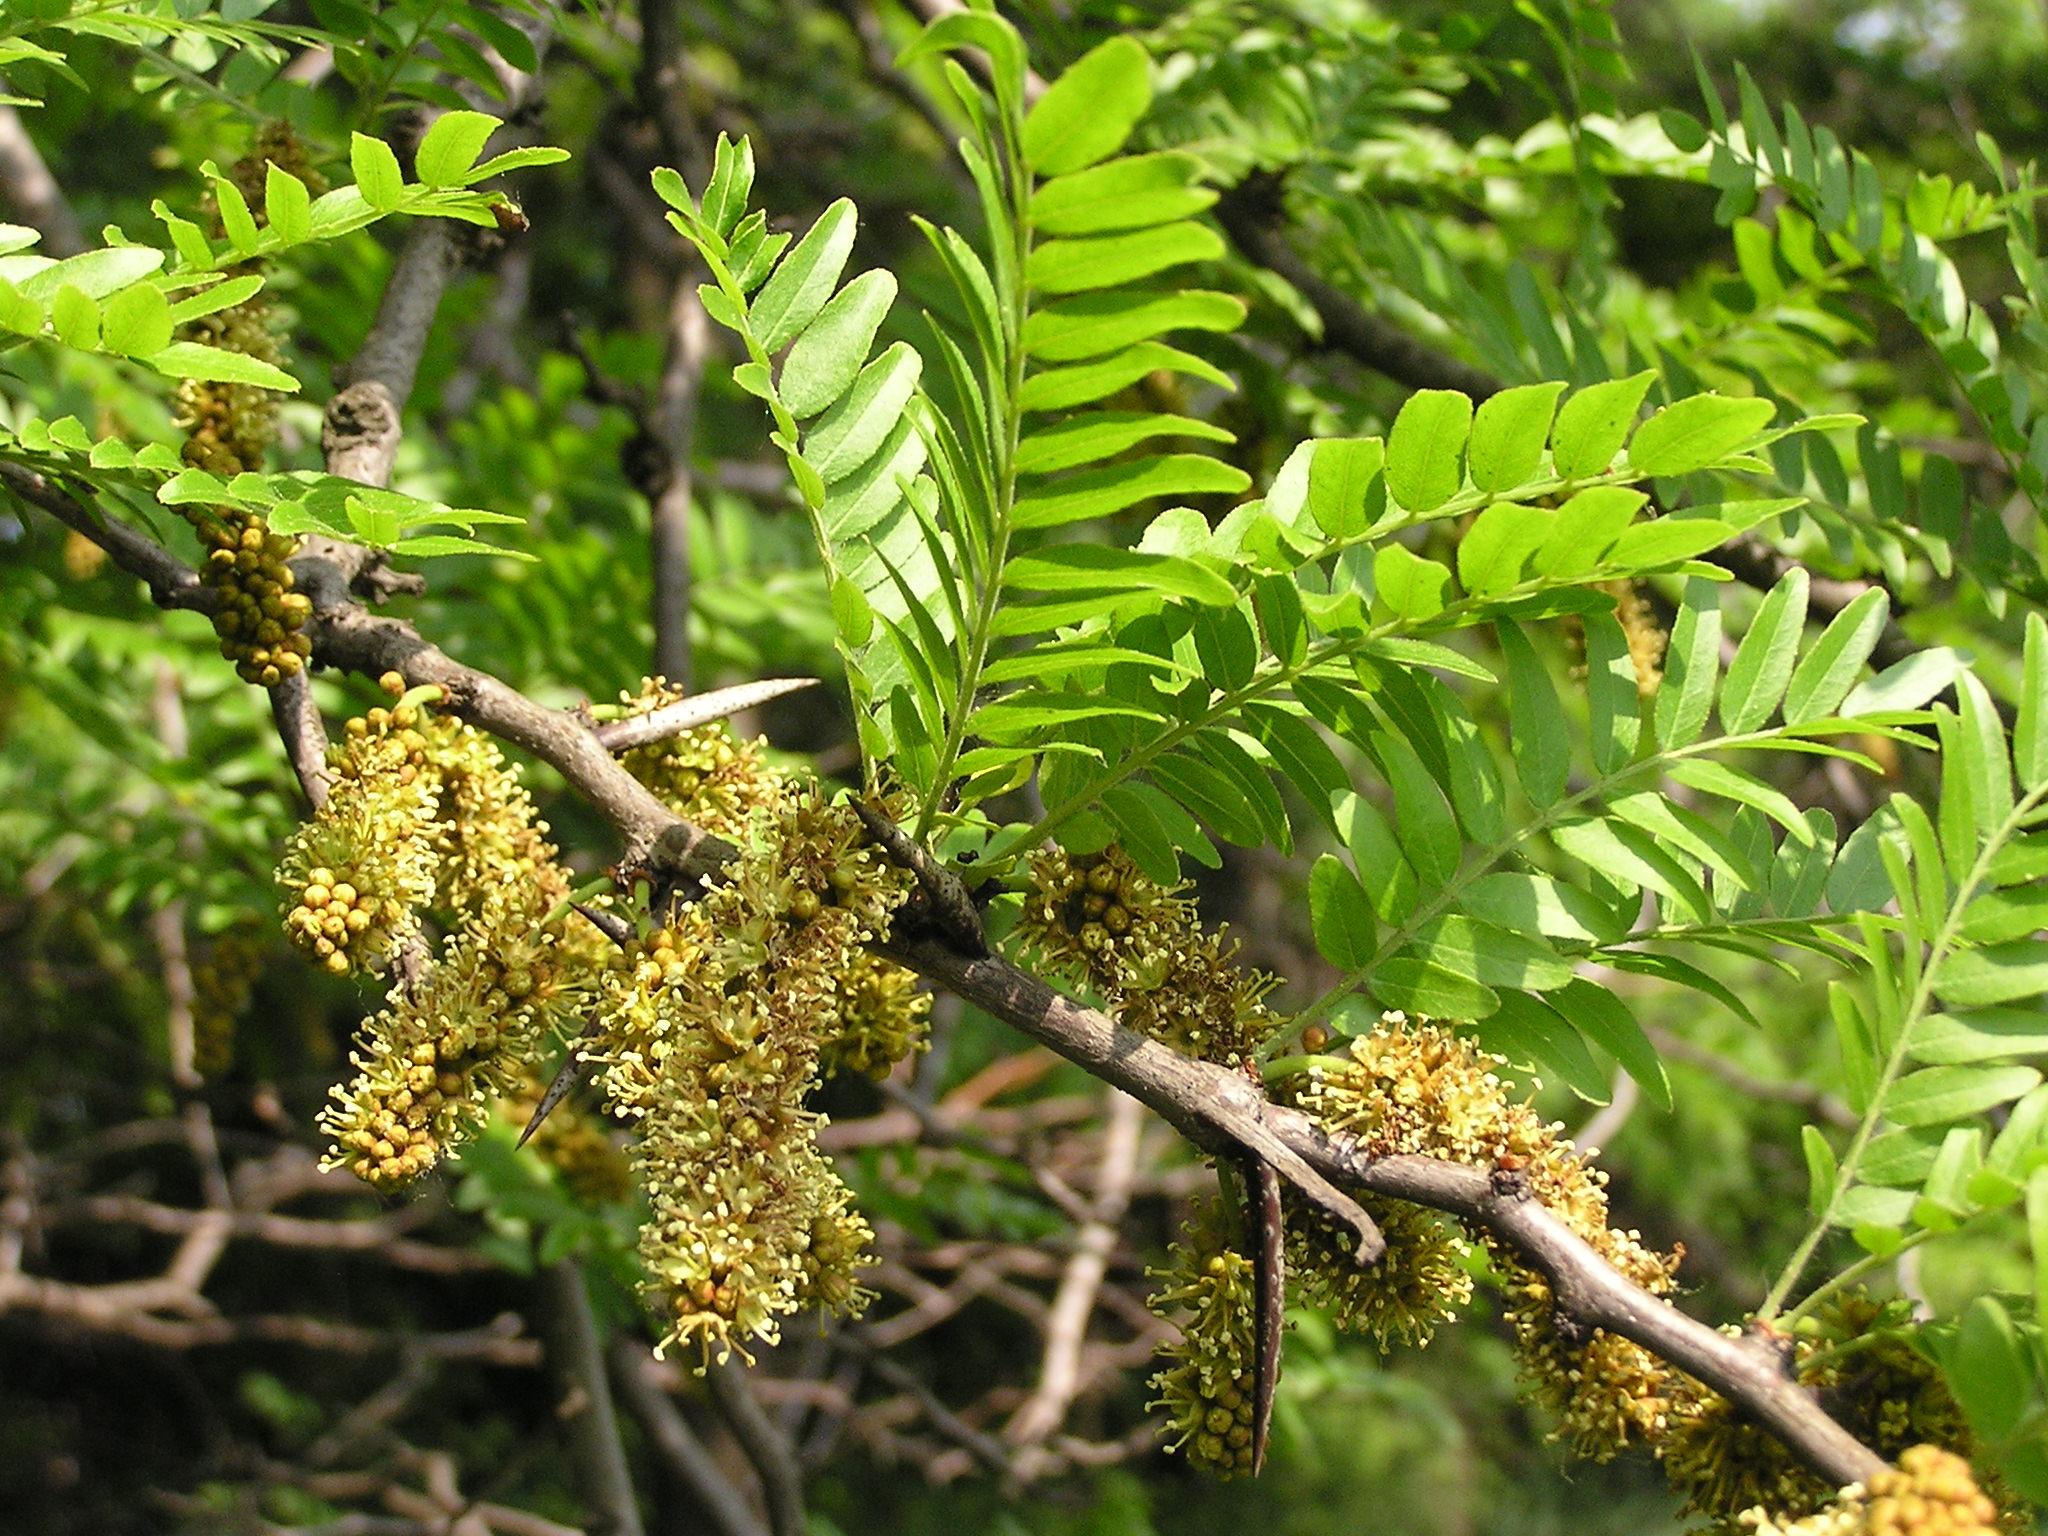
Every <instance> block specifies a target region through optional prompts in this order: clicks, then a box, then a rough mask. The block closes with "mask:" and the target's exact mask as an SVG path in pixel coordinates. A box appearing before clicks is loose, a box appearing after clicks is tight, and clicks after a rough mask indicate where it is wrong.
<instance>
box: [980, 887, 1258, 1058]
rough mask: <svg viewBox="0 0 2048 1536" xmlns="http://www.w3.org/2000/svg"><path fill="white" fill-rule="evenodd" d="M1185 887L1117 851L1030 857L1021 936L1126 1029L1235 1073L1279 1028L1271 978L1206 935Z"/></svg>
mask: <svg viewBox="0 0 2048 1536" xmlns="http://www.w3.org/2000/svg"><path fill="white" fill-rule="evenodd" d="M1186 890H1187V887H1186V886H1175V887H1171V888H1169V887H1165V886H1162V885H1160V884H1159V883H1158V882H1156V881H1154V880H1153V879H1151V878H1150V877H1149V876H1147V875H1146V874H1145V873H1144V872H1143V871H1142V870H1140V869H1139V868H1138V867H1137V865H1135V864H1134V863H1132V862H1131V859H1130V856H1129V855H1128V854H1126V853H1124V852H1123V850H1122V849H1120V848H1116V847H1111V848H1108V849H1105V850H1104V851H1103V852H1101V853H1093V854H1069V853H1066V852H1064V851H1062V850H1059V849H1050V850H1047V851H1044V852H1042V853H1040V854H1039V855H1038V856H1037V857H1035V858H1034V859H1033V860H1032V864H1031V886H1030V889H1029V890H1028V891H1027V892H1026V893H1025V897H1024V911H1023V914H1022V917H1021V919H1020V921H1019V931H1020V933H1021V934H1022V936H1023V938H1024V940H1025V942H1026V943H1027V944H1028V945H1029V946H1030V947H1031V948H1032V949H1034V950H1035V951H1036V952H1037V953H1038V954H1039V955H1040V956H1042V957H1043V958H1044V960H1045V961H1046V962H1047V963H1048V964H1049V965H1051V966H1052V967H1054V968H1055V969H1057V970H1060V971H1062V972H1064V973H1066V974H1068V975H1070V976H1074V977H1077V978H1079V979H1081V980H1082V981H1084V982H1085V983H1086V984H1087V985H1089V986H1091V987H1092V988H1093V989H1094V990H1095V991H1096V992H1097V993H1098V994H1099V995H1100V996H1101V997H1102V999H1103V1001H1104V1002H1106V1003H1108V1004H1109V1005H1110V1007H1111V1008H1113V1009H1114V1010H1115V1011H1116V1014H1117V1016H1118V1018H1119V1019H1121V1020H1122V1021H1123V1023H1124V1024H1125V1025H1127V1026H1128V1027H1129V1028H1132V1029H1135V1030H1137V1031H1139V1032H1140V1033H1141V1034H1144V1035H1148V1036H1150V1037H1151V1038H1152V1039H1155V1040H1158V1041H1161V1042H1163V1043H1164V1044H1167V1045H1170V1046H1172V1047H1174V1048H1175V1049H1176V1050H1179V1051H1181V1052H1183V1053H1184V1054H1186V1055H1189V1056H1194V1057H1198V1058H1200V1059H1201V1060H1204V1061H1213V1062H1218V1063H1221V1064H1222V1065H1225V1066H1243V1065H1245V1064H1246V1063H1248V1062H1250V1061H1251V1059H1252V1057H1253V1055H1254V1054H1255V1053H1256V1051H1257V1050H1258V1048H1259V1046H1260V1045H1262V1044H1263V1043H1264V1042H1265V1041H1266V1039H1267V1038H1268V1037H1269V1036H1270V1035H1271V1034H1272V1033H1273V1031H1274V1030H1275V1028H1277V1026H1278V1023H1279V1021H1278V1020H1277V1019H1276V1018H1275V1017H1274V1016H1273V1014H1272V1013H1271V1012H1270V1011H1269V1010H1268V1009H1267V1008H1266V1006H1265V1001H1264V999H1265V996H1266V994H1267V993H1268V992H1270V991H1271V990H1272V988H1273V978H1271V977H1270V976H1266V975H1264V974H1262V973H1260V972H1258V971H1254V970H1249V969H1246V968H1245V967H1242V966H1240V965H1238V964H1237V962H1236V954H1237V945H1236V942H1235V941H1234V940H1229V939H1227V938H1226V937H1225V936H1224V934H1223V933H1222V932H1221V931H1220V930H1219V931H1217V932H1213V933H1205V932H1204V931H1203V930H1202V926H1201V920H1200V918H1199V916H1198V915H1197V914H1196V911H1195V904H1194V902H1193V901H1192V900H1190V899H1189V898H1188V897H1187V895H1186V894H1185V892H1186Z"/></svg>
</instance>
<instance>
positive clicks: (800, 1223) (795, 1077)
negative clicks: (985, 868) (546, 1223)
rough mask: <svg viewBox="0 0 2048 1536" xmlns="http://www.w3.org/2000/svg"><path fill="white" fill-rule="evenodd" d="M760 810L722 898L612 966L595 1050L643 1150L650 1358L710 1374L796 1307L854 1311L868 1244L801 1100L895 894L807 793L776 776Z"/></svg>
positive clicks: (903, 887)
mask: <svg viewBox="0 0 2048 1536" xmlns="http://www.w3.org/2000/svg"><path fill="white" fill-rule="evenodd" d="M761 802H762V803H760V804H759V805H758V806H757V807H756V809H755V810H754V811H753V813H752V814H751V815H750V816H749V817H748V819H747V820H746V822H745V823H744V826H743V827H742V828H738V829H735V830H738V831H739V832H740V837H739V838H738V841H739V843H740V846H741V849H742V852H741V855H740V857H739V859H738V860H737V861H736V862H735V863H733V864H732V865H730V866H728V867H727V869H726V870H725V871H724V877H725V878H724V880H723V882H722V883H721V884H720V885H718V886H717V887H716V888H715V889H713V890H711V891H709V892H707V893H706V894H705V895H704V896H702V897H701V898H699V899H698V900H697V901H696V902H694V903H693V904H691V905H690V906H688V907H685V908H683V909H682V910H680V911H679V912H677V913H675V914H674V915H673V916H672V917H671V918H670V919H669V921H668V923H667V924H666V925H665V926H663V927H661V928H657V929H655V930H654V931H652V932H650V933H649V934H647V935H646V936H644V937H643V938H641V939H640V940H638V941H637V942H636V943H635V944H634V945H632V946H631V947H630V949H629V950H628V951H627V952H626V953H625V954H623V955H621V956H620V957H619V960H618V962H617V964H616V965H615V966H614V967H613V969H612V970H611V972H610V975H609V980H608V983H607V986H606V988H605V992H604V996H603V999H602V1002H601V1005H600V1016H601V1018H602V1022H603V1025H604V1029H603V1036H602V1043H601V1044H600V1045H599V1046H597V1047H596V1048H594V1049H593V1050H592V1052H591V1054H592V1055H593V1056H594V1057H595V1058H596V1059H597V1060H599V1061H600V1062H601V1064H602V1071H601V1074H600V1077H601V1081H602V1082H603V1084H604V1086H605V1089H606V1091H607V1094H608V1096H609V1098H610V1100H611V1103H612V1105H613V1106H614V1108H615V1110H616V1111H617V1112H618V1113H620V1114H622V1115H624V1116H625V1117H627V1118H629V1119H631V1120H633V1121H635V1122H636V1128H637V1130H638V1134H639V1146H638V1149H637V1152H636V1159H637V1161H638V1164H639V1167H640V1173H641V1179H642V1182H643V1183H644V1184H645V1186H646V1188H647V1190H648V1193H649V1205H650V1212H649V1217H648V1221H647V1223H646V1225H645V1226H644V1227H643V1228H642V1231H641V1243H640V1254H641V1261H642V1264H643V1267H644V1268H645V1270H646V1272H647V1275H648V1277H649V1280H648V1283H649V1287H650V1289H651V1290H652V1291H654V1292H655V1293H657V1294H658V1295H659V1296H660V1297H661V1298H662V1303H663V1307H664V1311H665V1320H666V1323H667V1327H666V1330H665V1332H664V1336H663V1339H662V1343H663V1344H664V1345H666V1344H668V1343H672V1342H678V1341H680V1342H681V1343H683V1344H685V1345H688V1346H691V1347H695V1348H698V1349H700V1350H702V1351H704V1352H705V1353H706V1354H707V1355H716V1356H719V1357H723V1356H724V1355H725V1354H727V1353H728V1352H730V1351H732V1350H735V1349H736V1350H739V1351H740V1352H742V1353H745V1351H746V1350H747V1347H748V1346H749V1344H751V1343H753V1342H755V1341H760V1342H773V1341H774V1340H775V1339H776V1338H777V1337H778V1336H779V1332H780V1326H781V1320H782V1319H783V1318H784V1317H786V1316H788V1315H789V1314H790V1313H792V1312H794V1311H795V1310H797V1309H798V1308H799V1307H801V1306H805V1305H815V1306H823V1307H828V1308H833V1309H837V1310H841V1311H853V1310H858V1309H859V1308H860V1307H861V1306H863V1305H864V1304H865V1302H866V1300H867V1299H868V1294H869V1293H868V1292H867V1291H865V1290H864V1289H863V1288H862V1287H861V1286H860V1284H859V1281H858V1272H859V1269H860V1268H861V1266H862V1265H863V1264H864V1263H865V1262H866V1259H865V1257H864V1255H865V1250H866V1247H867V1244H868V1241H869V1239H870V1236H871V1233H870V1230H869V1228H868V1225H867V1222H866V1221H865V1219H864V1218H862V1217H861V1216H860V1215H859V1213H858V1212H857V1211H855V1210H854V1208H853V1204H852V1198H851V1195H850V1192H849V1191H848V1190H847V1189H846V1187H845V1185H844V1184H843V1183H842V1182H841V1181H840V1179H839V1177H838V1175H837V1173H836V1172H835V1171H834V1170H833V1168H832V1165H831V1163H830V1161H829V1160H828V1159H826V1158H825V1157H824V1155H823V1154H822V1153H821V1152H820V1151H819V1150H818V1146H817V1129H818V1126H819V1124H820V1123H821V1122H820V1120H819V1117H818V1116H817V1115H816V1114H814V1113H813V1112H811V1111H810V1110H809V1109H807V1108H806V1107H805V1100H806V1098H807V1097H808V1095H809V1093H810V1092H811V1090H812V1089H813V1088H814V1087H815V1086H816V1084H817V1082H818V1079H819V1075H820V1066H821V1057H822V1054H823V1052H824V1049H825V1047H826V1045H827V1043H828V1042H829V1041H831V1040H832V1039H834V1038H835V1037H836V1036H837V1035H838V1034H839V1033H840V1032H841V1019H842V1014H843V1010H844V1007H845V994H844V982H845V979H846V978H847V976H848V975H849V973H850V972H853V971H855V970H857V968H858V967H860V966H861V965H863V964H865V950H864V946H866V945H867V944H868V943H869V941H871V940H873V939H876V938H879V937H881V936H884V935H885V934H886V933H887V931H888V925H889V920H890V916H891V914H892V913H893V911H894V910H895V908H896V907H897V905H898V904H900V903H901V901H902V900H903V898H904V896H905V895H906V894H907V892H908V880H909V877H908V876H907V875H906V874H904V873H903V872H902V871H900V870H898V869H896V868H895V867H893V866H892V865H890V864H888V863H887V862H886V861H885V860H884V859H883V858H882V857H881V855H880V854H879V853H878V852H877V851H876V850H874V849H873V848H871V847H868V846H867V845H866V841H865V836H864V834H863V832H862V829H861V826H860V823H859V821H858V819H857V818H856V817H855V816H854V815H853V813H852V812H851V810H849V809H848V808H846V807H844V806H839V805H834V804H832V803H831V801H830V800H829V799H828V797H827V796H826V794H825V792H824V791H823V790H822V789H820V788H819V787H818V786H817V785H815V784H812V783H808V782H800V781H797V780H794V779H786V778H780V777H779V776H778V777H776V778H773V779H771V780H766V781H764V789H763V792H762V796H761ZM728 835H730V833H728Z"/></svg>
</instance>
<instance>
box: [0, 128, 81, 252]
mask: <svg viewBox="0 0 2048 1536" xmlns="http://www.w3.org/2000/svg"><path fill="white" fill-rule="evenodd" d="M0 200H4V201H5V203H6V205H7V207H8V209H9V210H10V211H11V212H13V213H14V214H15V215H16V216H17V217H18V218H20V220H21V222H22V223H24V224H26V225H28V226H29V228H31V229H33V230H34V231H36V233H37V234H39V235H41V236H42V237H43V249H42V254H43V255H45V256H55V257H58V258H59V259H61V258H63V257H66V256H76V255H77V254H78V253H79V252H80V251H83V250H84V249H85V248H86V247H85V231H84V230H83V229H82V228H80V227H79V223H78V216H77V215H76V214H75V213H73V212H72V211H71V204H70V203H68V202H66V201H65V199H64V190H63V188H61V187H59V186H58V185H57V178H56V177H54V176H52V175H51V174H50V167H49V165H48V164H47V163H46V162H45V161H44V159H43V156H42V152H41V151H40V150H38V149H37V148H36V145H35V140H33V139H31V138H30V137H29V136H28V125H27V124H26V123H24V122H23V121H22V120H21V114H20V113H19V112H17V111H15V109H14V108H13V107H9V106H0Z"/></svg>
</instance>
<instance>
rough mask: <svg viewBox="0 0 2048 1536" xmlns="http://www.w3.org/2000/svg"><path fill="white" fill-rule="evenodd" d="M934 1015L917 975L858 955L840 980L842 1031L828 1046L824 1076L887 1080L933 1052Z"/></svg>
mask: <svg viewBox="0 0 2048 1536" xmlns="http://www.w3.org/2000/svg"><path fill="white" fill-rule="evenodd" d="M931 1015H932V998H931V994H930V993H929V992H923V991H920V990H918V986H917V977H916V975H915V974H914V973H912V972H910V971H906V970H905V969H904V968H903V967H902V966H900V965H893V964H891V963H890V962H889V961H887V960H881V959H877V958H876V957H875V956H873V955H870V954H865V953H864V954H861V955H859V956H857V957H856V958H855V960H854V962H853V964H852V966H851V967H850V968H849V969H848V971H847V973H846V974H845V975H844V976H842V977H840V979H839V1032H838V1033H837V1034H835V1035H834V1036H833V1037H832V1038H831V1039H830V1040H827V1041H826V1042H825V1050H824V1055H823V1057H822V1059H821V1062H820V1065H821V1067H822V1069H823V1071H824V1073H825V1075H826V1076H827V1077H830V1076H833V1075H834V1074H836V1073H840V1072H858V1073H861V1074H862V1075H864V1076H867V1077H873V1078H883V1077H887V1076H888V1075H889V1069H890V1068H892V1067H894V1066H895V1065H896V1063H898V1062H899V1061H903V1060H905V1059H906V1058H908V1057H910V1056H912V1055H915V1054H916V1053H917V1052H919V1051H922V1050H926V1049H928V1048H929V1047H930V1045H931Z"/></svg>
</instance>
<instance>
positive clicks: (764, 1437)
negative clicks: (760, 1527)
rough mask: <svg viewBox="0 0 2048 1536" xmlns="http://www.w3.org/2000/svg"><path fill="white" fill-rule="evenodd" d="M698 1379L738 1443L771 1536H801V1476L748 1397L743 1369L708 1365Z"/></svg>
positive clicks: (784, 1442) (785, 1443)
mask: <svg viewBox="0 0 2048 1536" xmlns="http://www.w3.org/2000/svg"><path fill="white" fill-rule="evenodd" d="M704 1377H705V1380H706V1382H708V1383H709V1385H710V1387H711V1400H712V1402H713V1403H715V1404H717V1406H718V1412H719V1416H720V1417H721V1418H723V1419H724V1420H725V1427H726V1428H727V1429H730V1430H731V1431H732V1436H733V1438H734V1439H735V1440H737V1441H739V1443H740V1449H741V1450H743V1451H745V1452H746V1453H747V1460H748V1461H750V1462H752V1463H753V1464H754V1471H755V1473H756V1474H757V1475H758V1476H759V1477H760V1479H761V1494H762V1497H763V1499H764V1500H765V1501H766V1502H767V1505H768V1527H769V1530H770V1531H771V1532H773V1536H804V1530H805V1526H806V1523H807V1522H806V1520H805V1516H804V1479H803V1471H802V1469H801V1468H799V1467H798V1466H797V1464H796V1454H795V1452H794V1451H793V1450H792V1449H791V1447H790V1443H789V1440H788V1437H787V1436H785V1435H784V1434H783V1433H782V1431H781V1430H779V1429H777V1428H776V1427H775V1423H774V1421H773V1420H772V1419H770V1418H769V1417H768V1415H767V1413H766V1412H764V1411H763V1410H762V1407H761V1404H760V1401H759V1400H758V1399H757V1398H756V1397H755V1396H754V1389H753V1387H752V1386H751V1385H750V1384H749V1383H748V1381H747V1372H746V1367H744V1366H742V1365H738V1364H736V1363H734V1362H733V1361H731V1360H724V1361H713V1362H712V1363H711V1364H710V1365H709V1366H707V1367H706V1368H705V1371H704Z"/></svg>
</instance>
